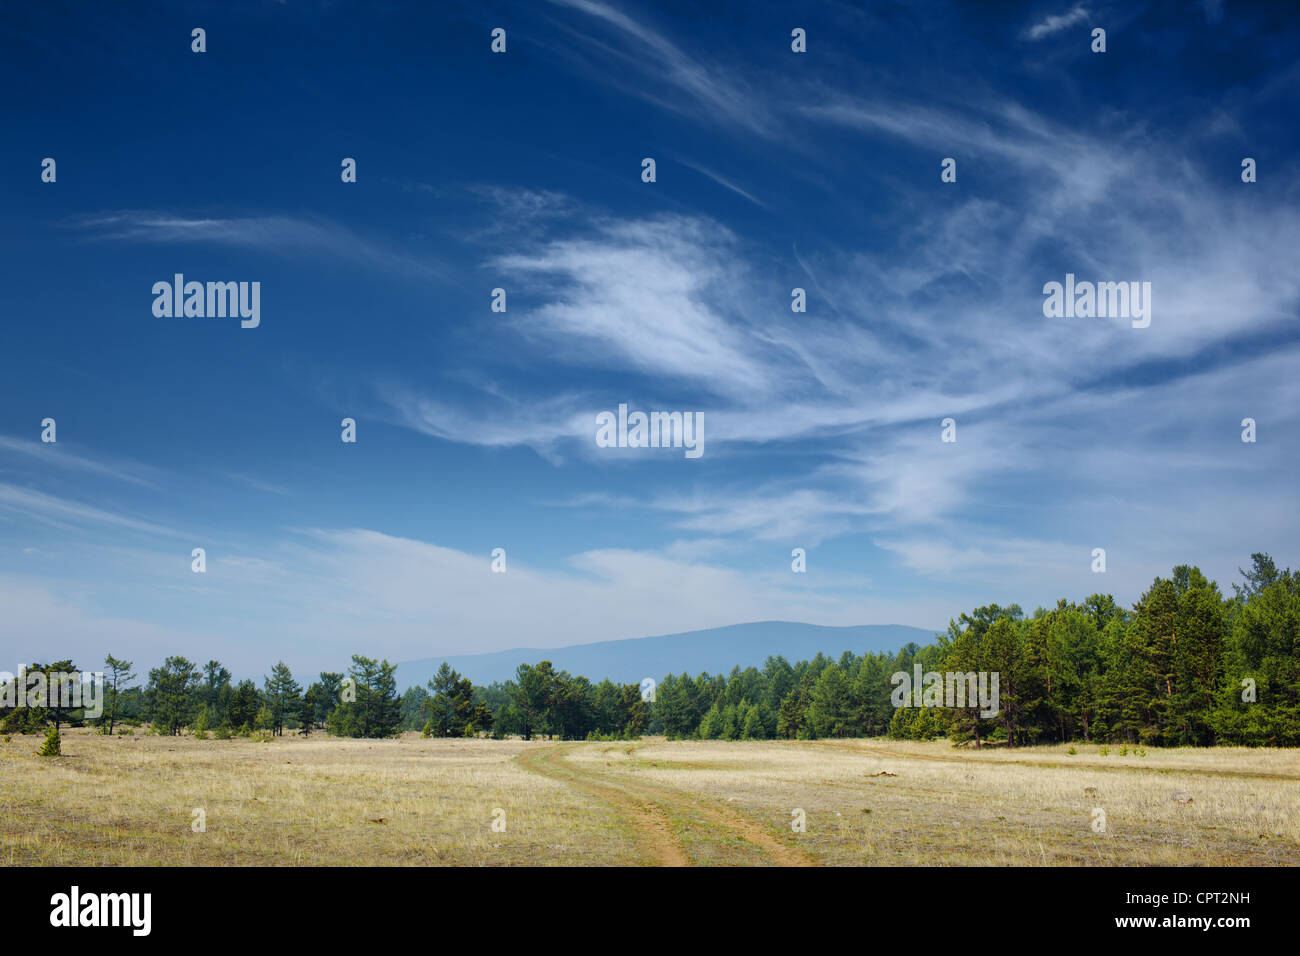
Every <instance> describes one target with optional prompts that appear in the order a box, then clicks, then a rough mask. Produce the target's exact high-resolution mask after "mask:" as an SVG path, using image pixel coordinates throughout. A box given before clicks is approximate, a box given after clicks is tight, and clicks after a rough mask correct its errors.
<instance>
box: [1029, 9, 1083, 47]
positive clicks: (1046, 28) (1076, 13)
mask: <svg viewBox="0 0 1300 956" xmlns="http://www.w3.org/2000/svg"><path fill="white" fill-rule="evenodd" d="M1086 19H1088V11H1087V10H1085V9H1084V8H1083V6H1082V5H1080V4H1075V5H1074V7H1072V8H1071V9H1070V10H1068V11H1067V12H1065V13H1053V14H1050V15H1048V16H1047V17H1045V18H1044V19H1042V20H1040V21H1038V22H1037V23H1035V24H1032V25H1031V26H1029V27H1027V28H1026V29H1025V34H1024V35H1025V37H1026V38H1027V39H1030V40H1041V39H1043V38H1044V37H1049V36H1052V35H1053V34H1054V33H1060V32H1061V31H1062V30H1066V29H1069V28H1070V27H1072V26H1074V25H1075V24H1076V23H1082V22H1083V21H1084V20H1086Z"/></svg>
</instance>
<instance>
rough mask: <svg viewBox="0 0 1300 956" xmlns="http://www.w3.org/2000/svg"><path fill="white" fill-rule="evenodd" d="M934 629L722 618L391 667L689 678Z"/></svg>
mask: <svg viewBox="0 0 1300 956" xmlns="http://www.w3.org/2000/svg"><path fill="white" fill-rule="evenodd" d="M936 633H938V631H932V630H926V629H925V628H921V627H909V626H907V625H904V624H861V625H856V626H850V627H825V626H823V625H820V624H799V623H794V622H789V621H757V622H753V623H749V624H729V625H727V626H725V627H713V628H708V629H705V630H701V631H687V632H685V633H682V634H663V635H660V636H658V637H637V638H629V639H627V640H621V641H599V642H597V643H594V644H573V645H570V646H568V647H552V648H533V647H517V648H511V649H510V650H507V651H494V652H492V653H490V654H459V655H456V654H453V655H448V656H446V657H428V658H423V659H421V660H417V661H405V662H402V663H400V664H398V666H397V675H396V676H397V687H398V690H399V691H402V690H405V689H406V688H407V687H411V686H414V685H423V684H424V683H425V682H426V681H428V680H429V678H431V677H432V676H433V675H434V673H435V672H436V671H437V670H438V667H439V666H440V665H441V664H442V662H443V661H446V662H447V663H448V664H450V665H451V666H452V667H453V668H455V669H456V670H457V671H459V672H460V673H461V675H462V676H464V677H468V678H469V679H470V680H472V681H473V682H474V683H475V684H480V685H486V684H490V683H492V682H493V681H507V680H510V679H511V678H513V677H514V676H515V669H516V668H517V667H518V666H519V665H520V664H536V663H537V662H538V661H543V660H547V661H550V662H551V663H552V664H554V665H555V668H556V670H565V671H568V672H569V673H570V674H572V675H574V676H578V675H582V676H584V677H587V678H589V679H590V680H591V681H592V682H593V683H596V682H599V681H601V680H603V679H605V678H609V679H610V680H612V681H616V682H618V683H623V684H635V683H639V682H640V681H641V679H642V678H645V677H653V678H654V679H655V680H662V679H663V677H664V675H665V674H670V673H671V674H680V673H682V672H683V671H685V672H687V673H689V674H691V675H692V676H693V675H695V674H698V673H700V672H701V671H708V672H709V673H710V674H727V673H730V672H731V669H732V668H733V667H736V666H739V667H741V668H742V669H744V668H746V667H749V666H750V665H753V666H755V667H762V666H763V661H764V660H765V659H766V658H767V657H768V656H769V655H771V656H776V655H778V654H779V655H783V656H784V657H785V658H786V660H788V661H789V662H790V663H791V664H793V663H795V662H796V661H800V660H808V659H811V658H813V657H816V656H817V654H818V653H819V652H820V653H823V654H826V655H827V656H828V657H832V658H837V659H838V658H839V656H840V655H841V654H843V653H844V652H845V651H852V652H853V653H854V654H863V653H865V652H867V651H896V650H898V649H899V648H900V647H902V646H903V645H904V644H907V643H909V642H915V643H917V644H928V643H930V642H931V641H932V640H934V636H935V634H936Z"/></svg>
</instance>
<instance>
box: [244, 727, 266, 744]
mask: <svg viewBox="0 0 1300 956" xmlns="http://www.w3.org/2000/svg"><path fill="white" fill-rule="evenodd" d="M249 739H251V740H254V741H256V742H257V743H259V744H269V743H270V742H271V732H270V731H269V730H255V731H253V732H252V733H251V734H250V735H249Z"/></svg>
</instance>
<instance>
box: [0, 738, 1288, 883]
mask: <svg viewBox="0 0 1300 956" xmlns="http://www.w3.org/2000/svg"><path fill="white" fill-rule="evenodd" d="M39 744H40V738H37V737H31V736H27V737H23V736H15V737H13V738H12V739H11V740H9V741H7V742H2V743H0V864H3V865H6V866H11V865H126V864H130V865H228V864H252V865H292V866H302V865H316V864H343V865H386V864H397V865H404V864H409V865H417V866H423V865H490V866H506V865H520V864H526V865H628V864H631V865H669V866H672V865H792V866H803V865H823V864H831V865H871V866H876V865H912V864H917V865H921V864H937V865H944V864H979V865H1007V864H1023V865H1045V866H1060V865H1069V866H1079V865H1119V866H1142V865H1151V864H1168V865H1229V866H1275V865H1296V864H1298V863H1300V752H1298V751H1295V750H1244V749H1230V748H1224V749H1217V750H1154V749H1148V750H1147V751H1145V754H1144V755H1142V756H1138V755H1135V754H1132V753H1130V754H1129V755H1127V756H1120V755H1119V752H1118V748H1113V747H1112V748H1111V750H1110V752H1109V753H1107V754H1103V753H1102V751H1101V748H1099V747H1096V746H1079V747H1077V753H1074V754H1071V753H1069V748H1068V747H1036V748H1024V749H1019V750H1000V749H985V750H981V751H978V752H977V751H974V750H969V749H960V750H959V749H954V748H953V747H952V745H951V744H949V743H947V742H946V741H938V742H934V743H925V744H921V743H904V742H900V741H891V740H846V741H815V742H807V741H791V742H785V741H780V742H775V741H769V742H721V741H693V742H692V741H682V742H672V741H664V740H662V739H656V738H647V739H645V740H642V741H637V742H629V743H587V742H584V743H559V742H550V741H545V740H540V741H533V742H529V743H525V742H523V741H518V740H512V741H492V740H423V739H421V738H420V737H419V736H417V735H414V734H407V735H406V736H404V737H401V738H399V739H396V740H386V741H366V740H339V739H337V738H332V737H327V736H325V735H323V734H316V735H313V736H312V737H310V738H307V739H304V738H300V737H298V738H295V737H284V738H280V739H276V740H273V741H271V742H269V743H259V742H257V741H252V740H240V739H236V740H196V739H194V738H192V737H149V736H144V735H142V734H137V735H136V736H134V737H112V738H109V737H103V736H99V735H95V734H92V733H89V732H86V731H81V730H73V731H66V732H65V733H64V735H63V756H61V757H56V758H42V757H37V756H36V750H37V748H38V746H39ZM1176 791H1186V793H1185V794H1183V795H1182V796H1183V799H1182V800H1181V801H1180V800H1175V799H1173V795H1174V793H1175V792H1176ZM196 808H201V809H202V810H203V822H204V830H203V831H202V832H196V830H195V828H194V826H193V824H194V821H195V814H194V811H195V810H196ZM796 811H802V816H803V819H805V820H806V829H805V830H804V832H795V831H794V830H793V829H792V826H791V824H792V823H794V822H796V821H797V820H798V819H799V816H798V814H797V813H796ZM1098 811H1100V812H1101V813H1103V814H1104V823H1105V826H1104V829H1098V828H1096V825H1097V824H1098V823H1099V822H1100V821H1101V817H1099V816H1098ZM494 819H495V820H497V821H498V825H497V828H496V829H494V827H493V822H494ZM502 823H504V828H503V829H502Z"/></svg>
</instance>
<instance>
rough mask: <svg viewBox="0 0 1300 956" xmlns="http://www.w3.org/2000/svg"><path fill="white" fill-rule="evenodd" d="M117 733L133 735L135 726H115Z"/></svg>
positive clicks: (125, 735) (123, 735)
mask: <svg viewBox="0 0 1300 956" xmlns="http://www.w3.org/2000/svg"><path fill="white" fill-rule="evenodd" d="M117 735H118V736H119V737H134V736H135V728H134V727H127V726H125V725H123V726H121V727H119V728H117Z"/></svg>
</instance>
